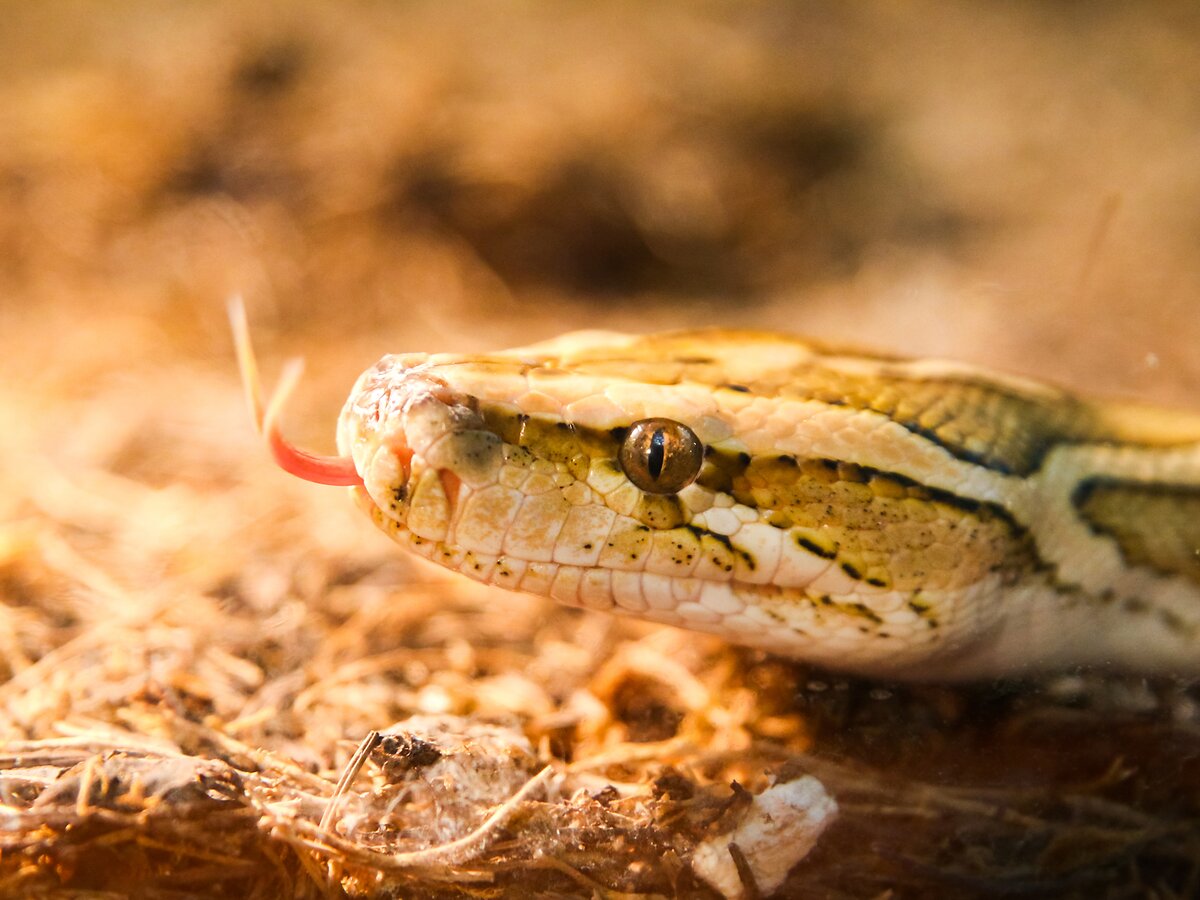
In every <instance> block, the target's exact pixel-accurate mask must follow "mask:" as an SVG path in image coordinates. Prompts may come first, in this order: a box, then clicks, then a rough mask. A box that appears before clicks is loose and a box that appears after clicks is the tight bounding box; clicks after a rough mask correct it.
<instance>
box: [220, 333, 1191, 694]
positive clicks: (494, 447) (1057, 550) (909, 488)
mask: <svg viewBox="0 0 1200 900" xmlns="http://www.w3.org/2000/svg"><path fill="white" fill-rule="evenodd" d="M235 330H236V331H237V333H238V335H239V346H240V357H241V360H242V362H243V367H244V372H245V374H246V375H247V377H248V385H249V386H250V395H251V397H252V400H253V401H254V402H255V403H256V404H257V402H258V401H257V376H256V375H255V371H254V365H253V358H252V356H251V354H250V350H249V343H248V338H247V337H246V331H245V324H244V319H243V318H240V314H238V315H235ZM294 376H295V373H293V374H292V375H291V376H289V377H288V379H287V383H286V384H285V385H284V386H281V389H280V390H279V391H278V392H277V394H276V397H275V399H274V401H273V402H272V404H271V407H270V408H269V409H267V410H266V412H265V415H264V414H262V413H261V412H260V414H259V420H260V423H261V424H262V425H263V427H264V430H265V432H266V434H267V437H268V440H269V442H270V444H271V446H272V448H273V451H274V454H275V457H276V459H277V460H278V461H279V463H280V464H281V465H282V466H283V467H284V468H286V469H288V470H289V471H292V472H294V473H295V474H298V475H300V476H302V477H305V478H308V479H309V480H312V481H319V482H323V483H333V484H349V485H353V486H354V495H355V497H356V499H357V501H358V503H359V505H360V506H361V507H362V508H363V509H364V510H365V511H366V512H367V513H368V514H369V515H370V516H371V518H372V519H373V520H374V522H375V524H376V525H378V526H379V527H380V528H381V529H383V530H384V531H385V532H387V533H388V534H389V535H391V536H392V537H393V538H394V539H395V540H396V541H398V542H400V543H401V544H403V545H405V546H406V547H408V548H409V549H411V550H412V551H413V552H415V553H417V554H418V555H420V556H423V557H425V558H426V559H430V560H433V561H435V562H437V563H440V564H442V565H444V566H446V567H448V568H451V569H454V570H455V571H458V572H461V573H462V574H464V575H466V576H468V577H471V578H474V579H477V580H480V581H485V582H488V583H491V584H495V585H498V586H500V587H504V588H510V589H513V590H521V591H529V592H532V593H536V594H543V595H546V596H549V597H553V598H554V599H556V600H559V601H561V602H563V603H567V604H570V605H575V606H582V607H587V608H590V609H598V610H607V611H611V612H616V613H624V614H628V615H633V616H638V617H641V618H644V619H651V620H654V621H657V622H664V623H668V624H671V625H678V626H682V627H686V628H694V629H699V630H702V631H709V632H713V633H716V634H719V635H722V636H724V637H726V638H728V639H730V640H732V641H737V642H740V643H745V644H751V645H754V646H758V647H763V648H766V649H768V650H772V651H775V652H778V653H783V654H787V655H789V656H795V657H798V658H801V659H805V660H809V661H812V662H814V663H818V664H821V665H824V666H829V667H832V668H836V669H841V670H845V671H851V672H857V673H863V674H873V675H886V676H889V677H900V678H911V679H962V678H977V677H987V676H998V675H1013V674H1018V673H1023V672H1031V671H1041V670H1048V669H1055V668H1063V667H1068V666H1075V665H1112V666H1115V667H1118V668H1121V669H1125V670H1132V671H1140V672H1146V673H1153V672H1161V673H1178V674H1189V673H1190V674H1194V673H1197V672H1200V416H1197V415H1191V414H1185V413H1179V412H1167V411H1163V410H1154V409H1148V408H1142V407H1132V406H1118V405H1113V404H1099V403H1091V402H1086V401H1083V400H1080V399H1077V398H1075V397H1073V396H1071V395H1069V394H1066V393H1064V392H1062V391H1059V390H1057V389H1055V388H1051V387H1048V386H1045V385H1042V384H1038V383H1035V382H1031V381H1027V380H1024V379H1017V378H1011V377H1006V376H1002V375H998V374H995V373H992V372H988V371H984V370H982V369H979V368H975V367H973V366H968V365H963V364H956V363H948V362H937V361H909V360H904V359H900V358H894V357H888V356H876V355H863V354H859V353H847V352H842V351H838V350H833V349H829V348H826V347H822V346H820V345H817V344H813V343H809V342H804V341H799V340H794V339H792V338H787V337H782V336H779V335H775V334H768V333H760V332H748V331H721V330H704V331H688V332H679V333H673V334H663V335H649V336H629V335H622V334H615V333H610V332H578V333H573V334H567V335H564V336H562V337H560V338H557V339H555V340H552V341H549V342H546V343H542V344H537V345H534V346H531V347H527V348H523V349H517V350H508V351H504V352H499V353H490V354H486V355H453V354H426V353H411V354H401V355H395V356H387V357H384V358H383V359H382V360H381V361H380V362H379V363H377V364H376V365H375V366H373V367H372V368H370V369H369V370H367V372H365V373H364V374H363V375H362V377H360V378H359V380H358V383H357V384H356V385H355V387H354V389H353V391H352V392H351V394H350V398H349V400H348V401H347V402H346V406H345V408H344V409H343V411H342V414H341V418H340V421H339V425H338V446H339V449H340V451H341V453H342V454H343V456H341V457H317V456H313V455H311V454H306V453H304V452H303V451H299V450H296V449H295V448H294V447H292V446H291V445H290V444H289V443H287V441H286V440H284V439H283V437H282V436H281V435H280V433H279V428H278V412H279V409H280V408H281V406H282V403H283V401H284V399H285V397H286V395H287V393H288V391H289V390H290V387H291V385H292V384H293V383H294ZM256 408H258V409H261V407H260V406H256Z"/></svg>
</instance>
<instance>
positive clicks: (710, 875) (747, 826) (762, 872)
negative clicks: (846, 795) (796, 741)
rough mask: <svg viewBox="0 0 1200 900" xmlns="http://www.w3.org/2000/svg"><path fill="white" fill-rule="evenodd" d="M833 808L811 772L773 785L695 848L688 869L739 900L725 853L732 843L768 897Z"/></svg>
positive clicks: (742, 890) (739, 886) (737, 881)
mask: <svg viewBox="0 0 1200 900" xmlns="http://www.w3.org/2000/svg"><path fill="white" fill-rule="evenodd" d="M837 812H838V806H837V802H836V801H835V800H834V799H833V798H832V797H831V796H829V794H827V793H826V792H825V788H824V786H823V785H822V784H821V782H819V781H817V779H815V778H813V777H812V776H811V775H805V776H804V777H802V778H798V779H796V780H795V781H789V782H786V783H785V784H777V785H774V786H772V787H769V788H767V789H766V790H765V791H763V792H762V793H761V794H759V795H758V796H757V797H755V798H754V801H753V803H752V804H751V805H750V807H749V809H747V810H746V813H745V815H744V816H743V817H742V821H741V822H740V823H738V825H737V827H735V828H734V829H733V830H732V831H728V832H726V833H724V834H722V835H719V836H718V837H713V838H709V839H708V840H706V841H704V842H703V843H701V844H699V845H698V846H697V847H696V850H695V853H693V855H692V870H693V871H694V872H695V873H696V875H698V876H699V877H700V878H702V879H703V880H704V881H706V882H708V884H710V885H712V887H714V888H715V889H716V890H718V891H720V893H721V894H723V895H724V896H725V897H728V898H730V900H740V898H742V897H745V896H746V894H747V892H746V887H745V885H744V884H743V883H742V878H741V876H740V874H739V873H738V867H737V864H736V863H735V862H734V858H733V855H732V853H731V852H730V845H731V844H736V845H737V849H738V850H739V851H741V854H742V856H743V857H744V859H745V861H746V863H747V865H748V867H749V870H750V873H751V874H752V875H753V876H754V881H755V884H756V886H757V888H758V891H759V892H760V893H761V894H762V895H763V896H769V895H770V894H771V893H773V892H774V891H775V890H776V889H777V888H778V887H779V886H780V885H781V884H783V881H784V879H785V878H787V874H788V872H789V871H790V870H791V868H792V866H794V865H796V863H798V862H800V860H802V859H804V857H805V856H807V855H808V853H809V851H810V850H812V848H813V847H815V846H816V843H817V839H818V838H819V837H820V836H821V833H822V832H823V831H824V830H825V829H826V828H827V827H828V826H829V825H830V823H832V822H833V820H834V819H835V818H836V817H837Z"/></svg>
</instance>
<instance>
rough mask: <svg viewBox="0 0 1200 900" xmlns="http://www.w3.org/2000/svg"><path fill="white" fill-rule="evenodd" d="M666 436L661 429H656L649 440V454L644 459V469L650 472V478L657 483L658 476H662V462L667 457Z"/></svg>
mask: <svg viewBox="0 0 1200 900" xmlns="http://www.w3.org/2000/svg"><path fill="white" fill-rule="evenodd" d="M666 444H667V436H666V434H664V433H663V430H662V429H661V428H656V429H655V430H654V434H653V435H652V436H651V438H650V454H649V457H648V458H647V459H646V468H647V469H648V470H649V472H650V477H651V478H653V479H654V480H655V481H658V476H660V475H661V474H662V470H663V461H664V460H665V459H666V455H667V446H666Z"/></svg>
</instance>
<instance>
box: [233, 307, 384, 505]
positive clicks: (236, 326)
mask: <svg viewBox="0 0 1200 900" xmlns="http://www.w3.org/2000/svg"><path fill="white" fill-rule="evenodd" d="M229 324H230V325H231V326H232V327H233V343H234V346H235V348H236V349H237V358H238V368H239V369H241V372H242V385H243V387H244V388H245V389H246V401H247V402H248V403H249V405H250V413H251V415H252V416H253V417H254V424H255V425H256V426H257V428H258V430H259V432H260V433H262V434H264V435H265V436H266V439H267V446H268V447H270V448H271V455H272V456H274V457H275V462H276V463H278V465H279V467H280V468H281V469H283V470H284V471H285V472H291V473H292V474H293V475H296V476H298V477H300V478H303V479H304V480H305V481H312V482H315V483H317V484H333V485H358V486H360V487H361V486H362V483H363V481H362V478H361V477H360V476H359V474H358V472H357V470H356V469H355V468H354V460H353V459H351V458H350V457H348V456H320V455H318V454H315V453H309V452H308V451H307V450H301V449H300V448H299V447H296V446H294V445H292V444H291V443H289V442H288V440H287V438H285V437H284V436H283V433H282V432H281V431H280V429H279V415H280V413H281V412H283V406H284V404H285V403H286V402H287V399H288V397H289V396H290V395H291V393H292V389H293V388H295V387H296V382H297V381H299V380H300V373H301V372H302V371H303V370H304V364H303V363H302V362H301V361H300V360H298V359H293V360H291V361H290V362H289V363H288V364H287V366H286V367H285V368H284V370H283V374H282V375H281V376H280V378H279V384H278V386H277V387H276V388H275V393H274V394H272V395H271V399H270V400H269V401H268V402H267V404H266V407H265V409H264V406H263V401H262V386H261V384H260V382H259V379H258V364H257V363H256V361H255V359H254V348H253V347H252V346H251V344H250V328H249V326H248V325H247V324H246V309H245V307H244V306H243V305H242V300H241V298H240V297H234V298H232V299H231V300H230V301H229Z"/></svg>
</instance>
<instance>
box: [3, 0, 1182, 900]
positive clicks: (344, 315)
mask: <svg viewBox="0 0 1200 900" xmlns="http://www.w3.org/2000/svg"><path fill="white" fill-rule="evenodd" d="M2 13H3V14H2V16H0V792H2V793H0V894H2V895H3V896H13V897H35V896H36V897H64V898H65V897H97V898H98V897H112V896H125V895H134V896H141V897H156V898H181V897H193V896H199V897H260V898H266V897H282V896H290V897H340V896H403V897H497V898H500V897H526V896H543V897H592V896H597V897H601V896H602V897H627V896H652V895H657V896H684V897H717V896H720V894H719V893H717V891H716V890H715V889H714V887H713V886H712V885H711V884H710V883H709V882H706V881H705V880H704V879H702V878H701V877H699V876H698V875H697V869H696V867H695V866H694V865H693V863H694V861H695V859H696V858H697V855H696V854H697V847H698V846H702V845H703V844H704V842H705V841H706V840H709V839H715V838H719V837H720V836H721V835H723V834H726V833H727V832H728V830H729V829H730V828H731V827H733V826H734V825H735V824H736V823H737V822H738V821H741V820H742V817H744V816H745V815H746V811H747V809H749V808H751V807H752V806H753V805H754V803H756V802H757V801H756V800H755V798H756V797H760V796H761V795H762V794H763V792H764V790H766V789H767V788H768V786H770V785H772V784H787V783H790V782H791V781H794V780H796V779H798V778H799V777H801V776H803V775H808V776H811V777H812V778H814V779H816V781H817V782H819V783H820V785H822V786H823V789H824V791H825V792H827V794H828V795H829V796H831V797H833V798H834V800H836V802H837V805H838V808H839V812H838V814H837V816H836V818H835V819H834V820H833V824H832V825H831V826H830V827H829V828H828V830H826V831H825V832H824V834H822V835H821V836H820V837H819V838H818V839H817V840H816V846H815V848H814V849H813V851H812V852H811V853H810V854H809V855H808V856H807V857H806V858H804V859H803V860H802V861H801V862H799V864H798V865H796V867H795V868H794V869H793V870H792V872H791V875H790V877H789V878H788V879H787V881H786V882H784V883H783V884H782V886H781V887H779V889H778V892H777V895H778V896H783V897H801V898H803V897H812V898H826V897H832V898H840V897H845V898H851V897H854V898H858V897H889V898H908V897H930V896H955V897H991V896H1012V895H1019V896H1023V897H1089V898H1091V897H1147V898H1149V897H1154V898H1176V897H1189V896H1197V895H1200V706H1198V704H1200V691H1197V690H1196V689H1195V688H1194V687H1192V686H1190V685H1188V684H1182V683H1177V682H1174V681H1169V680H1168V681H1146V680H1144V679H1138V678H1134V677H1129V676H1124V677H1117V676H1106V675H1101V674H1097V673H1064V674H1063V675H1062V676H1060V677H1054V678H1049V679H1044V680H1039V681H1037V682H1034V683H1005V684H997V685H982V686H971V687H959V688H949V687H939V686H927V687H911V686H907V687H906V686H898V685H890V684H877V683H866V682H860V681H854V680H847V679H843V678H839V677H834V676H830V675H828V674H826V673H821V672H818V671H814V670H809V669H807V668H805V667H803V666H801V665H798V664H795V663H792V662H788V661H783V660H780V659H777V658H772V657H769V656H766V655H764V654H761V653H757V652H753V651H749V650H745V649H739V648H734V647H730V646H728V645H726V644H723V643H722V642H721V641H719V640H716V639H712V638H707V637H698V636H696V635H692V634H685V633H681V632H677V631H674V630H671V629H665V628H657V627H653V626H649V625H644V624H639V623H636V622H625V621H616V620H613V619H610V618H607V617H604V616H601V615H598V614H587V613H581V612H578V611H572V610H566V609H560V608H558V607H556V606H555V605H554V604H552V603H549V602H544V601H542V600H539V599H537V598H533V597H527V596H518V595H512V594H507V593H504V592H502V591H499V590H493V589H489V588H485V587H482V586H479V585H475V584H472V583H467V582H465V581H463V580H460V579H457V578H452V577H450V576H449V575H448V574H446V573H443V572H442V571H441V570H438V569H435V568H432V567H430V566H429V565H427V564H425V563H423V562H421V561H419V560H415V559H411V558H409V557H407V556H405V555H403V554H402V552H401V551H400V550H399V549H398V548H396V547H394V546H393V545H391V544H390V543H389V542H388V541H387V540H386V538H384V537H383V536H382V535H380V534H378V533H376V532H375V530H374V529H373V528H372V526H371V525H370V523H369V522H368V521H367V520H366V519H365V518H363V517H361V516H360V515H359V513H358V512H357V511H356V510H355V509H354V508H353V506H352V505H351V504H350V502H349V501H348V499H347V497H346V496H345V494H344V492H343V491H341V490H335V489H332V488H319V487H316V486H313V485H309V484H305V483H300V482H297V481H294V480H292V479H290V478H288V477H287V476H285V475H283V474H282V473H280V472H278V471H276V470H275V469H274V468H273V466H272V464H271V463H270V461H269V459H268V457H267V455H266V453H265V452H264V450H263V449H262V447H261V446H260V444H259V443H258V440H257V438H256V436H255V434H254V433H253V430H252V428H251V426H250V423H249V419H248V415H247V413H246V411H245V408H244V402H243V398H242V395H241V391H240V387H239V385H238V382H237V374H236V367H235V364H234V360H233V354H232V347H231V343H230V339H229V334H228V326H227V323H226V320H225V302H226V299H227V298H228V297H229V296H230V295H231V294H234V293H237V294H240V295H242V296H243V297H244V298H245V300H246V305H247V307H248V309H249V313H250V317H251V319H252V322H253V324H254V328H255V335H256V339H257V342H258V346H259V351H260V354H261V356H262V359H263V364H264V368H265V369H266V373H267V376H268V379H271V378H273V376H274V375H275V373H277V372H278V370H279V367H280V365H281V363H282V361H283V360H284V359H285V358H286V357H288V356H292V355H303V356H305V357H306V359H307V361H308V374H307V376H306V378H305V381H304V382H303V383H302V385H301V388H300V396H299V397H298V398H297V402H296V403H294V404H293V406H294V407H295V408H294V409H293V410H292V411H291V413H290V417H289V420H288V430H289V433H290V434H291V435H292V436H293V437H294V438H295V439H296V440H297V442H299V443H302V444H304V445H307V446H311V447H313V448H314V449H318V450H323V451H329V450H330V449H331V448H332V432H333V422H334V420H335V417H336V414H337V411H338V409H339V407H340V404H341V401H342V399H343V398H344V395H345V392H346V391H347V389H348V388H349V386H350V384H351V383H352V381H353V379H354V378H355V376H356V375H357V373H358V372H359V371H360V370H362V369H364V368H365V367H366V366H368V365H369V364H370V363H372V362H373V361H374V360H375V359H376V358H377V357H379V356H381V355H382V354H383V353H385V352H396V351H400V350H474V349H485V348H494V347H500V346H508V345H513V344H517V343H526V342H529V341H531V340H533V339H537V338H542V337H549V336H552V335H553V334H555V333H558V332H560V331H563V330H566V329H569V328H584V327H606V328H617V329H624V330H635V331H653V330H657V329H663V328H675V327H684V326H689V325H694V324H698V323H703V324H738V325H753V326H762V327H770V328H779V329H783V330H787V331H792V332H797V333H802V334H807V335H811V336H814V337H818V338H823V339H828V340H834V341H839V342H842V343H846V342H849V343H854V344H860V345H865V346H870V347H875V348H879V349H884V350H890V351H895V352H899V353H904V354H911V355H939V356H950V357H954V358H958V359H964V360H968V361H971V362H976V363H982V364H988V365H992V366H998V367H1001V368H1004V369H1007V370H1010V371H1015V372H1020V373H1023V374H1027V375H1033V376H1038V377H1043V378H1047V379H1050V380H1053V381H1056V382H1059V383H1062V384H1065V385H1067V386H1069V387H1072V388H1075V389H1078V390H1083V391H1088V392H1092V393H1099V394H1107V395H1120V396H1125V397H1134V398H1140V399H1144V400H1150V401H1155V402H1160V403H1164V404H1174V405H1178V406H1181V407H1190V408H1193V409H1198V408H1200V400H1197V395H1198V391H1200V353H1198V352H1197V351H1196V347H1197V346H1198V345H1200V316H1198V315H1197V314H1196V310H1197V301H1198V299H1200V252H1198V250H1200V92H1197V91H1196V89H1195V85H1196V84H1197V83H1200V55H1197V54H1196V52H1195V47H1196V46H1197V41H1200V9H1198V8H1197V6H1196V5H1195V4H1194V3H1191V2H1184V0H1180V2H1161V3H1154V4H1124V3H1118V2H1097V3H1091V4H1075V3H1034V2H1017V3H1009V4H982V3H981V4H971V3H946V2H935V0H914V2H911V3H906V4H892V3H882V2H879V3H870V2H869V3H861V4H821V3H804V2H790V0H762V2H754V3H745V4H735V3H707V4H692V3H684V2H667V3H662V4H656V5H641V4H634V3H632V2H615V3H610V4H594V5H585V4H571V5H567V4H552V3H549V2H536V0H526V2H516V3H511V4H486V3H482V2H473V0H469V2H463V3H456V4H443V3H434V2H412V3H384V2H357V3H345V4H323V3H317V2H303V0H301V2H290V3H283V2H276V3H264V4H242V3H234V2H213V3H208V4H184V3H179V4H163V3H152V2H148V0H131V2H127V3H123V4H107V3H100V2H82V0H80V2H56V3H44V4H32V3H30V4H25V3H17V2H9V3H5V4H3V7H2ZM373 732H382V733H383V734H382V736H381V737H379V738H378V740H377V741H376V742H375V743H374V744H373V745H372V746H370V747H367V748H365V752H364V753H362V754H359V756H358V757H357V758H356V756H355V754H356V749H358V748H360V745H361V744H362V742H363V741H364V740H365V739H367V738H368V737H369V736H370V735H372V733H373ZM547 766H549V767H550V768H549V770H545V767H547ZM539 773H541V774H539ZM339 780H340V781H341V783H339ZM334 797H335V798H336V799H335V800H334V801H333V802H331V798H334ZM493 812H494V813H495V814H494V816H493V818H492V819H491V820H489V821H485V819H487V817H488V816H489V814H492V813H493ZM456 841H457V843H455V842H456ZM739 864H740V866H741V868H740V874H741V877H742V880H743V881H744V882H746V883H747V884H748V883H749V880H751V879H754V880H758V879H760V878H762V873H761V872H760V871H758V870H757V869H756V865H757V863H756V862H755V860H754V859H748V860H747V859H743V860H741V861H740V863H739ZM768 889H769V887H767V886H764V885H763V884H759V885H758V887H757V890H758V893H766V892H767V890H768ZM730 890H733V889H730ZM733 892H734V893H736V891H735V890H734V891H733ZM755 892H756V889H755V887H753V886H750V887H746V888H745V889H744V895H745V896H754V895H755Z"/></svg>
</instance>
